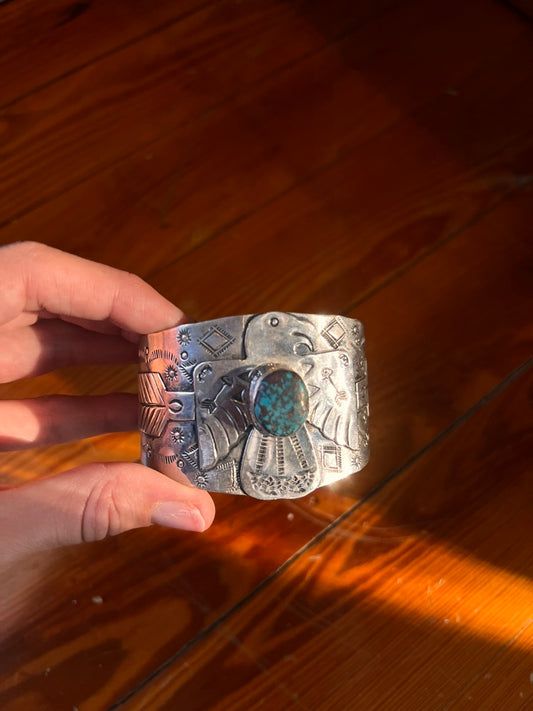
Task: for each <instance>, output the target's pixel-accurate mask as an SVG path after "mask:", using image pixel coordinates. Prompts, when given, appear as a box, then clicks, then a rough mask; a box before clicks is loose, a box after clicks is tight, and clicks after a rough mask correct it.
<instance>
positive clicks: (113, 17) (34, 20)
mask: <svg viewBox="0 0 533 711" xmlns="http://www.w3.org/2000/svg"><path fill="white" fill-rule="evenodd" d="M205 4H206V2H205V0H203V2H202V0H180V2H179V3H178V4H177V3H175V2H170V1H168V0H162V1H159V2H156V3H154V2H150V0H136V2H135V4H134V5H132V3H131V2H125V1H124V0H115V1H114V2H113V4H112V5H111V6H110V5H109V3H106V2H103V1H102V0H81V2H72V0H55V2H54V3H53V4H52V3H42V2H39V0H17V2H11V3H6V4H5V5H2V6H1V7H0V22H1V23H2V34H1V36H0V76H1V77H2V88H1V94H0V96H1V98H0V108H1V107H4V106H5V105H6V104H10V103H12V102H13V101H15V100H17V99H18V98H20V97H21V96H24V95H26V94H29V93H30V92H32V91H35V90H36V89H38V88H39V87H41V86H42V85H43V84H49V83H51V82H53V81H55V80H57V79H58V77H61V76H64V75H65V74H71V73H73V72H74V71H76V70H77V69H79V68H80V67H83V66H85V65H87V64H90V63H91V62H93V61H95V60H96V59H98V58H100V57H102V56H105V55H107V54H109V53H111V52H113V51H116V50H117V48H119V47H123V46H125V45H127V44H130V43H132V42H134V41H136V40H139V39H140V38H142V37H145V36H147V35H148V34H150V33H152V32H154V31H156V30H158V29H160V28H161V27H162V26H166V25H169V24H172V23H175V22H177V21H178V20H179V19H180V18H181V17H183V16H184V15H186V14H188V13H190V12H192V11H193V10H195V9H198V8H199V7H201V6H202V5H205Z"/></svg>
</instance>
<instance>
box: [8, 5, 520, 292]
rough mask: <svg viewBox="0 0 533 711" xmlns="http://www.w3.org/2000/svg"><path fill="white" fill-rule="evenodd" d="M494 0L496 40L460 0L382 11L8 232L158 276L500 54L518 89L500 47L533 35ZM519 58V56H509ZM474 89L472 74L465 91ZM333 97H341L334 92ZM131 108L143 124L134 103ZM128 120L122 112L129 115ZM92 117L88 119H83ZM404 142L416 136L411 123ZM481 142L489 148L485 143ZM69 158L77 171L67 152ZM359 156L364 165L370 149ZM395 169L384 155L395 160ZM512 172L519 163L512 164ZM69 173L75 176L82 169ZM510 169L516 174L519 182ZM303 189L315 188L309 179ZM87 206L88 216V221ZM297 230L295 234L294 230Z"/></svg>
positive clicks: (36, 182)
mask: <svg viewBox="0 0 533 711" xmlns="http://www.w3.org/2000/svg"><path fill="white" fill-rule="evenodd" d="M474 5H475V4H474ZM468 7H469V10H468V11H467V12H464V13H463V14H462V22H463V23H466V25H467V26H468V27H470V31H471V32H475V31H476V32H477V31H478V27H479V16H480V13H479V8H476V7H473V6H472V7H471V8H470V5H469V6H468ZM415 10H416V11H417V12H418V14H417V12H416V11H415ZM488 10H489V13H490V22H487V29H486V31H485V32H483V33H482V34H481V35H480V37H482V38H483V47H482V49H484V50H485V52H480V48H479V47H478V46H472V44H471V42H470V41H469V39H468V36H467V35H465V36H464V37H463V35H461V37H460V38H458V39H457V38H456V25H457V23H456V21H455V17H454V13H453V12H450V10H449V8H448V9H446V10H439V11H434V10H433V12H430V11H429V10H428V9H426V8H425V6H424V3H422V5H421V4H420V3H416V4H415V6H414V7H413V6H412V5H410V4H409V5H401V6H400V7H398V8H395V9H393V10H391V11H389V12H388V13H387V14H386V15H385V16H383V17H382V16H378V17H377V18H375V19H369V20H367V22H366V23H365V25H364V26H363V27H362V28H360V29H354V30H353V32H351V33H350V34H349V36H348V37H346V38H344V39H343V40H341V41H339V42H335V43H333V46H327V47H325V48H324V49H322V50H321V51H318V52H316V53H314V54H311V55H310V56H309V57H307V58H305V59H302V60H301V61H298V62H296V63H295V64H294V65H291V66H289V67H288V68H286V69H283V70H280V71H279V72H276V73H274V76H272V77H271V78H269V79H265V80H264V81H263V82H261V84H260V86H259V87H257V86H255V85H251V87H249V88H244V89H242V90H241V91H240V92H239V95H238V96H237V97H235V98H233V99H230V100H227V101H226V102H225V103H224V104H223V105H222V106H220V107H218V108H215V109H213V110H212V111H209V112H208V113H207V114H206V115H203V116H201V117H199V118H197V119H196V120H194V121H191V122H190V123H188V124H187V125H186V126H182V127H181V128H180V129H179V130H177V131H171V132H170V133H169V134H168V135H166V136H165V137H163V138H161V139H160V140H156V141H154V142H152V143H151V144H150V145H149V146H145V145H142V146H141V147H139V148H137V150H135V151H134V152H133V153H132V154H131V155H129V156H128V157H126V158H124V159H122V160H118V161H117V162H115V163H113V164H112V165H111V166H110V167H109V168H107V169H106V170H104V171H99V172H97V173H96V174H95V175H93V176H92V177H88V178H87V179H84V180H83V182H82V183H81V184H80V185H78V186H76V187H74V188H71V189H66V190H65V191H64V192H61V193H60V194H59V195H58V197H57V198H55V199H53V200H50V201H47V202H45V203H44V204H43V205H42V206H41V207H39V208H36V209H33V210H30V212H27V213H25V214H24V215H23V216H21V217H19V218H18V219H16V220H15V221H13V222H11V223H10V224H6V226H5V228H4V229H3V230H2V231H1V233H0V240H2V241H4V242H10V241H17V240H19V239H27V238H28V235H30V236H31V235H33V236H36V237H38V238H39V239H41V240H45V241H46V242H47V243H49V244H52V245H55V246H58V247H62V246H65V245H67V246H68V248H69V249H71V250H73V251H75V252H76V253H78V254H80V255H82V256H85V257H88V258H92V259H100V260H103V261H105V262H108V263H112V264H114V265H115V266H117V267H120V268H123V269H129V270H137V271H139V270H140V271H141V273H142V274H143V275H145V276H148V275H150V274H151V273H152V272H153V271H154V270H156V269H159V268H161V266H162V265H165V264H168V263H169V262H174V261H175V260H177V259H179V258H180V256H182V255H183V254H184V253H186V252H187V251H189V250H191V249H194V248H195V247H197V246H198V245H199V244H201V243H202V242H204V241H207V240H209V239H210V238H212V237H213V236H214V235H217V234H218V233H220V232H222V231H226V230H227V229H228V228H229V227H230V226H231V225H232V223H234V222H236V221H241V220H242V219H243V218H244V217H246V216H248V215H250V214H252V213H254V212H255V211H257V209H258V208H259V207H261V206H262V205H264V204H265V203H268V202H270V201H272V200H275V199H276V197H278V196H281V195H283V194H284V193H286V192H288V191H289V190H290V189H291V187H293V186H294V185H295V184H297V183H299V182H301V181H302V179H303V178H305V176H307V175H309V174H311V175H312V174H313V173H317V172H320V171H323V170H324V169H325V168H326V167H327V166H328V165H331V164H332V163H334V162H335V161H338V160H339V159H342V157H343V156H345V155H346V154H347V153H348V152H350V151H354V150H355V149H356V148H357V147H358V146H360V145H361V144H364V143H365V142H367V141H369V140H370V139H372V138H373V137H375V136H376V135H377V134H379V133H380V132H382V131H384V130H386V129H387V128H388V127H390V125H392V124H393V123H394V122H396V121H398V120H401V119H402V117H404V116H405V114H406V113H410V112H414V111H415V109H417V108H418V107H419V106H422V105H424V104H425V103H427V102H430V101H432V102H434V101H435V96H436V95H439V94H441V93H442V92H445V91H447V90H449V87H454V86H455V87H456V86H458V85H459V84H461V85H462V83H463V82H465V81H466V82H467V80H468V77H469V76H470V75H471V74H472V73H473V72H476V71H480V67H483V65H487V62H488V66H486V67H485V72H486V74H487V76H490V73H491V72H492V71H494V69H496V71H497V73H498V76H501V77H502V80H501V81H497V82H495V83H496V85H497V86H498V87H499V92H501V93H499V97H500V99H499V100H500V103H501V101H502V100H505V99H504V96H503V95H504V93H505V87H506V83H507V77H508V74H509V69H508V66H506V67H505V68H502V67H499V63H498V62H497V61H496V60H495V58H493V56H492V55H493V53H494V49H493V48H494V45H495V43H496V40H497V39H498V40H499V45H498V47H499V48H498V56H500V53H503V54H505V52H506V51H507V52H508V51H509V47H510V46H512V45H513V44H514V42H515V41H516V40H518V41H519V43H521V42H523V44H524V45H525V44H526V37H524V38H523V39H522V40H521V39H520V35H521V34H522V33H523V26H522V24H521V23H520V22H518V21H517V20H516V18H514V17H513V16H512V15H510V16H509V15H508V14H505V13H503V15H502V8H500V7H499V6H498V5H494V6H492V5H491V6H489V8H488ZM420 12H424V13H425V14H426V15H427V17H425V27H426V32H425V33H424V35H423V36H422V38H421V42H420V43H413V44H412V46H411V45H409V47H407V48H406V47H401V46H399V42H400V38H403V37H405V36H409V34H410V33H412V32H413V26H414V25H415V23H416V21H417V18H418V19H420ZM483 16H484V17H485V15H483ZM317 20H318V18H317ZM330 24H331V23H330ZM334 29H335V27H330V28H329V31H330V32H331V33H333V30H334ZM337 32H338V28H337ZM452 41H454V43H455V51H454V53H453V55H452V56H451V57H450V56H448V53H447V49H448V47H449V45H450V43H451V42H452ZM427 42H430V43H431V45H432V46H433V52H432V53H430V54H429V55H428V56H427V58H426V62H425V64H420V63H418V62H417V57H418V56H420V54H421V53H422V52H423V51H425V49H426V43H427ZM391 46H392V48H393V49H394V51H395V56H397V60H396V61H395V63H394V67H393V71H392V69H391V71H389V72H388V75H387V74H385V73H384V72H383V69H381V74H382V76H381V77H380V76H379V73H380V66H382V58H381V57H382V54H381V53H382V52H385V51H387V48H388V47H391ZM402 50H403V51H402ZM406 50H408V51H406ZM489 50H490V54H489V59H487V52H489ZM132 51H133V50H132ZM526 51H527V50H526ZM110 61H111V60H110ZM515 61H516V59H515V58H513V56H511V57H509V59H508V60H507V64H511V62H515ZM503 77H504V79H503ZM436 87H437V88H436ZM454 91H457V89H455V90H454ZM469 93H470V84H469V83H468V82H467V84H466V86H465V87H464V94H465V95H466V96H468V95H469ZM325 95H326V96H328V100H327V101H324V100H323V97H324V96H325ZM296 97H297V100H296ZM354 97H357V100H356V101H355V102H354ZM481 99H482V103H483V101H485V100H486V98H485V96H483V97H481ZM517 100H518V97H517ZM474 101H475V100H474V98H471V99H470V101H469V102H468V105H466V106H465V101H464V100H463V99H459V97H458V96H450V95H449V94H446V93H444V94H443V101H441V105H440V106H439V107H438V110H439V111H440V110H442V111H444V112H445V115H446V116H447V117H448V120H450V119H451V120H453V121H454V124H455V125H459V128H461V122H462V117H463V116H464V114H465V113H467V112H468V111H469V110H470V106H471V105H475V103H474ZM489 101H490V97H489ZM497 101H498V99H497V98H493V99H492V104H491V105H490V106H487V108H486V110H487V111H492V110H493V106H494V104H495V103H496V102H497ZM119 105H120V106H122V101H120V102H119ZM276 106H283V111H282V112H280V111H279V110H278V111H276V109H275V107H276ZM436 108H437V107H435V108H434V110H433V111H434V112H435V110H436ZM120 110H122V109H120ZM500 110H501V109H500ZM146 111H147V113H146V115H145V116H144V118H142V117H140V116H137V118H136V120H138V121H140V122H141V123H142V122H143V121H144V122H148V123H149V125H150V126H151V125H152V124H153V123H154V122H157V121H159V118H158V111H159V110H158V108H157V104H148V105H147V106H146ZM127 114H128V115H127V121H128V123H130V122H131V115H130V113H128V112H127ZM433 115H434V114H433ZM506 115H507V117H508V118H507V120H508V121H509V123H510V125H509V127H508V128H509V132H510V135H511V136H512V135H515V134H516V131H517V130H520V128H521V127H522V128H523V127H527V126H528V125H529V123H528V118H527V116H525V117H522V114H521V112H519V111H510V112H508V113H507V114H506ZM304 117H305V118H304ZM115 118H116V120H119V119H118V118H117V115H116V114H115ZM91 120H92V119H91V118H90V117H89V119H88V120H87V121H86V120H85V118H84V117H81V118H80V122H83V123H82V127H83V130H87V125H86V124H87V123H88V122H90V121H91ZM124 120H126V119H124ZM430 120H431V119H430ZM412 121H416V117H413V119H411V120H405V119H404V131H405V130H407V131H410V130H411V125H412ZM522 121H523V123H522ZM302 123H303V124H304V127H305V128H304V129H303V128H302V125H301V124H302ZM441 124H442V120H441ZM31 125H33V124H31ZM302 130H305V136H303V137H302V135H301V134H302ZM463 130H464V129H463ZM469 130H471V129H469ZM143 131H144V129H143ZM141 133H142V132H141ZM502 135H504V134H503V133H502ZM136 136H137V138H138V137H139V136H140V133H139V132H137V133H136ZM221 137H223V140H221ZM302 139H303V140H302ZM25 140H27V141H28V140H31V139H30V138H29V137H28V138H27V139H25ZM396 140H398V141H401V142H402V143H404V142H405V138H404V136H403V135H400V136H398V137H397V139H396ZM373 145H375V144H373ZM407 145H409V144H407ZM430 149H431V148H428V150H430ZM66 150H69V148H68V147H67V148H66ZM113 150H114V148H113ZM418 150H419V151H422V150H424V147H423V146H420V147H419V149H418ZM480 153H481V155H480V156H479V158H481V159H482V160H483V159H484V156H483V150H481V152H480ZM103 155H104V156H105V152H104V154H103ZM371 156H373V147H371V148H370V149H367V151H366V156H364V157H363V159H362V161H361V168H360V169H359V175H360V176H361V177H360V180H363V181H366V175H367V173H368V170H369V169H372V165H373V163H374V161H373V159H372V158H371ZM399 158H402V156H399ZM414 158H415V156H413V157H412V158H411V160H413V159H414ZM365 159H366V160H369V159H370V160H371V161H372V165H371V166H366V165H364V163H365ZM408 160H409V158H408ZM58 161H59V162H60V167H61V168H62V170H65V168H66V166H65V165H64V163H61V158H60V156H58ZM353 165H359V163H358V159H354V162H353ZM398 167H399V168H400V166H398ZM33 168H34V169H36V173H35V175H34V178H31V177H30V176H28V175H19V176H18V178H19V179H20V184H21V186H22V188H23V190H25V191H27V190H28V189H29V188H30V189H32V190H33V194H39V195H41V194H42V193H43V185H42V182H43V177H44V176H43V175H42V172H40V171H39V168H38V166H33ZM386 168H387V164H384V165H383V169H384V170H386ZM506 170H512V166H507V167H506ZM517 172H519V166H517ZM404 173H405V171H404ZM66 177H67V178H69V177H70V167H69V168H68V175H67V176H66ZM332 179H334V175H333V176H332ZM510 180H512V178H511V176H510V175H509V176H507V181H510ZM47 182H49V181H48V178H47ZM322 183H323V186H324V187H322V186H320V189H321V190H322V191H325V193H326V194H327V193H328V192H329V191H331V190H333V189H334V186H332V188H331V189H330V188H329V177H326V178H324V180H323V181H322ZM365 184H366V183H365ZM31 185H33V186H34V187H33V188H31ZM487 187H490V186H487ZM493 187H499V189H500V190H505V189H506V188H507V187H508V184H507V185H506V179H505V178H504V179H503V182H502V178H501V176H500V184H499V186H493ZM46 189H47V188H46ZM389 189H390V188H389ZM476 189H478V188H476ZM302 191H303V192H304V194H305V191H306V188H302ZM283 209H285V208H283ZM80 214H84V215H85V219H84V220H83V221H82V222H81V223H80V219H79V216H80ZM357 229H358V230H360V227H357ZM95 237H96V238H97V239H95ZM297 237H298V235H294V236H292V238H291V241H292V240H293V239H296V238H297ZM154 240H157V241H158V242H159V241H160V240H162V241H163V242H164V243H165V244H168V245H169V247H168V250H167V251H165V250H164V249H161V250H154V249H153V246H152V245H153V241H154ZM174 298H178V299H179V296H175V297H174Z"/></svg>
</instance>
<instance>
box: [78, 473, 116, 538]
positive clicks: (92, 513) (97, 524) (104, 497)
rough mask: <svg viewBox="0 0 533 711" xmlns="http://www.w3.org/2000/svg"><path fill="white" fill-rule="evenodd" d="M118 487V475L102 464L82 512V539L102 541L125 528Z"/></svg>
mask: <svg viewBox="0 0 533 711" xmlns="http://www.w3.org/2000/svg"><path fill="white" fill-rule="evenodd" d="M118 488H119V487H118V479H117V476H116V475H115V474H114V473H113V471H112V470H110V469H109V468H108V467H106V465H104V464H102V465H101V466H100V472H99V474H98V476H97V477H96V478H95V481H94V482H93V484H92V486H91V488H90V490H89V493H88V495H87V499H86V502H85V507H84V509H83V512H82V519H81V539H82V541H84V542H90V541H100V540H102V539H103V538H107V537H108V536H114V535H116V534H117V533H120V532H121V531H122V530H124V529H123V526H122V525H121V523H122V522H121V515H120V501H119V496H118Z"/></svg>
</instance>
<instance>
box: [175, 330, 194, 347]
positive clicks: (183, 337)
mask: <svg viewBox="0 0 533 711" xmlns="http://www.w3.org/2000/svg"><path fill="white" fill-rule="evenodd" d="M177 339H178V343H179V344H180V346H188V345H189V343H190V342H191V331H190V329H188V328H180V330H179V331H178V335H177Z"/></svg>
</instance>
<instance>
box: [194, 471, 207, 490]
mask: <svg viewBox="0 0 533 711" xmlns="http://www.w3.org/2000/svg"><path fill="white" fill-rule="evenodd" d="M194 484H195V486H197V487H198V488H199V489H207V484H208V481H207V475H206V474H203V473H202V472H198V474H196V476H195V477H194Z"/></svg>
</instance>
